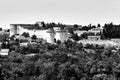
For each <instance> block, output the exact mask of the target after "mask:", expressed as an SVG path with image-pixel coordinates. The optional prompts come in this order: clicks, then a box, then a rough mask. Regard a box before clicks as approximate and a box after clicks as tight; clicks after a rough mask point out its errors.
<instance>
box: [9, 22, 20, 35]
mask: <svg viewBox="0 0 120 80" xmlns="http://www.w3.org/2000/svg"><path fill="white" fill-rule="evenodd" d="M15 34H19V28H18V26H17V25H14V24H10V36H12V35H15Z"/></svg>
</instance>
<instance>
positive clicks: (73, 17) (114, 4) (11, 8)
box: [0, 0, 120, 28]
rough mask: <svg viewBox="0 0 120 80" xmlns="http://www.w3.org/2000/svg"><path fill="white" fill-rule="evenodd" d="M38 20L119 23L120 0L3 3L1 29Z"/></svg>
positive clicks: (15, 0) (2, 0)
mask: <svg viewBox="0 0 120 80" xmlns="http://www.w3.org/2000/svg"><path fill="white" fill-rule="evenodd" d="M36 21H45V22H56V23H58V22H61V23H65V24H81V25H88V24H90V23H91V24H95V25H96V24H97V23H101V24H104V23H110V22H113V23H115V24H120V0H0V27H4V28H8V27H9V24H15V23H26V24H29V23H30V24H32V23H35V22H36Z"/></svg>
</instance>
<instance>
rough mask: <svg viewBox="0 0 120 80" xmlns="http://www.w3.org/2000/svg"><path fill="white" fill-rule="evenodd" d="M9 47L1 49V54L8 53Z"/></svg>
mask: <svg viewBox="0 0 120 80" xmlns="http://www.w3.org/2000/svg"><path fill="white" fill-rule="evenodd" d="M8 53H9V49H1V50H0V55H8Z"/></svg>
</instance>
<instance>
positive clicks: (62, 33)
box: [55, 28, 68, 42]
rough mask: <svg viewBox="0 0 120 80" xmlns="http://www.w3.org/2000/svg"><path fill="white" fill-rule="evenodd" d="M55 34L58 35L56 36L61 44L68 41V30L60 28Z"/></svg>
mask: <svg viewBox="0 0 120 80" xmlns="http://www.w3.org/2000/svg"><path fill="white" fill-rule="evenodd" d="M55 32H56V34H55V39H56V41H57V40H60V41H61V42H64V41H66V40H67V39H68V32H67V30H64V29H60V28H58V29H56V30H55Z"/></svg>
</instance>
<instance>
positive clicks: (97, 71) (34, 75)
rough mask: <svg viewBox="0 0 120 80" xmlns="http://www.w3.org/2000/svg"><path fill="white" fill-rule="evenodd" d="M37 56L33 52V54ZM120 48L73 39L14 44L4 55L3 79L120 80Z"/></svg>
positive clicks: (2, 59) (1, 73)
mask: <svg viewBox="0 0 120 80" xmlns="http://www.w3.org/2000/svg"><path fill="white" fill-rule="evenodd" d="M33 53H34V54H35V55H30V54H33ZM119 53H120V50H119V49H118V50H116V48H114V47H108V48H104V46H99V45H90V44H87V45H86V46H85V47H84V46H83V44H82V43H77V42H72V41H71V40H68V41H65V42H64V43H59V42H58V43H57V44H49V43H37V44H28V46H26V47H25V46H19V45H14V50H12V51H11V52H10V53H9V55H8V57H6V58H3V57H0V60H1V63H0V78H1V80H119V79H120V76H119V74H120V54H119Z"/></svg>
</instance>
